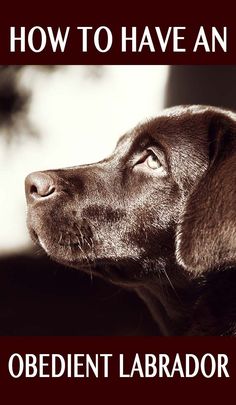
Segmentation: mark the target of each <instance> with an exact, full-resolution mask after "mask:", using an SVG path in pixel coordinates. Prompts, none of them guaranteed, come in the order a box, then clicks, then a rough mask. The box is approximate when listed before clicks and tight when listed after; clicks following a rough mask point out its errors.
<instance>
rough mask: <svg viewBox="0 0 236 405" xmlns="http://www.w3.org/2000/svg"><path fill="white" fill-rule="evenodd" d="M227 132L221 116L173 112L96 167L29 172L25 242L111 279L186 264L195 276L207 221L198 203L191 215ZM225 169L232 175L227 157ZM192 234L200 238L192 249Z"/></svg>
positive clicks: (144, 276) (226, 144)
mask: <svg viewBox="0 0 236 405" xmlns="http://www.w3.org/2000/svg"><path fill="white" fill-rule="evenodd" d="M232 127H233V121H232V118H230V117H228V116H227V115H226V114H225V113H223V112H221V111H220V110H215V109H209V108H206V107H178V108H177V109H171V110H167V112H164V114H163V115H161V116H160V117H158V118H155V119H153V120H150V121H148V122H147V123H144V124H142V125H139V126H138V127H136V128H135V129H134V130H132V131H131V132H129V133H127V134H126V135H124V136H122V138H121V139H120V140H119V142H118V144H117V147H116V149H115V152H114V153H113V154H112V156H110V157H109V158H107V159H105V160H103V161H101V162H99V163H96V164H91V165H84V166H78V167H73V168H67V169H63V170H50V171H45V172H37V173H33V174H31V175H29V176H28V177H27V179H26V195H27V201H28V226H29V230H30V233H31V235H32V237H33V239H35V240H36V241H38V242H39V243H40V244H41V246H42V247H43V248H44V249H45V251H46V252H47V253H48V254H49V255H50V256H51V257H52V258H53V259H55V260H56V261H59V262H61V263H63V264H66V265H69V266H72V267H76V268H83V269H88V270H89V271H91V269H92V271H93V272H95V273H96V274H99V275H102V276H105V277H106V278H107V279H110V280H111V281H114V282H121V283H131V284H132V283H133V284H138V283H143V282H145V280H150V279H152V278H153V277H160V278H161V274H162V272H166V271H169V269H170V268H173V267H177V268H178V267H179V268H182V267H188V266H189V262H191V263H192V267H194V268H197V269H200V270H201V269H202V268H203V267H204V265H203V264H202V258H201V252H200V251H199V249H198V248H199V247H200V246H199V244H201V243H202V241H201V232H202V231H204V229H203V228H204V226H206V224H204V218H202V220H203V223H201V224H199V223H198V219H196V211H197V208H196V207H195V205H196V204H197V199H199V198H200V201H199V204H200V207H201V208H200V209H201V210H202V211H201V212H200V217H204V215H203V214H204V212H203V211H205V209H206V207H205V206H203V205H204V196H203V202H202V200H201V197H200V194H201V189H202V188H203V186H200V189H198V187H199V185H200V184H201V181H203V179H206V181H207V175H208V173H209V172H210V171H211V170H212V165H213V162H214V164H217V163H216V162H218V164H220V162H221V158H219V159H218V156H221V155H220V153H219V150H220V149H221V148H223V152H222V153H223V156H226V155H227V159H228V157H229V158H230V156H231V154H232V153H231V152H232V145H233V147H235V136H233V135H232V134H231V133H230V136H229V135H228V139H227V141H225V140H224V141H223V138H224V137H225V133H226V132H227V131H228V133H229V128H231V132H232ZM222 145H223V146H222ZM224 159H225V158H224ZM224 161H225V160H224ZM232 162H233V161H232ZM222 164H224V162H223V163H222ZM233 164H234V169H235V159H234V163H233ZM232 170H233V168H232ZM226 171H227V170H226ZM235 172H236V170H234V174H233V176H234V179H235ZM228 174H229V173H227V175H228ZM234 179H232V184H235V182H234ZM204 184H205V183H204ZM217 184H218V183H217V180H216V183H215V184H213V185H212V184H210V185H209V187H210V188H211V187H214V188H216V189H217V187H218V186H217ZM229 187H230V186H229ZM216 191H217V190H216ZM225 191H226V190H225ZM208 192H211V190H210V189H209V190H208V191H207V193H208ZM194 193H195V194H194ZM231 193H234V195H235V192H234V191H231ZM194 195H195V196H194ZM192 196H193V197H192ZM231 197H233V196H231ZM214 201H215V200H214ZM217 201H218V200H217ZM205 203H206V204H208V201H207V196H206V198H205ZM194 204H195V205H194ZM213 204H214V202H213ZM192 205H193V206H194V207H193V208H192ZM218 205H219V204H218ZM220 207H221V208H219V207H218V208H219V209H222V210H223V209H224V207H223V205H222V204H220ZM208 208H210V207H208ZM212 208H213V207H212ZM213 209H214V208H213ZM233 209H234V208H233V207H232V210H233ZM212 214H213V213H212ZM210 222H211V221H210ZM199 225H200V228H201V229H200V231H199ZM210 226H211V225H210ZM196 227H197V228H196ZM211 228H212V226H211ZM197 229H198V230H197ZM234 230H235V228H234ZM199 232H200V234H199ZM186 234H187V236H186ZM193 234H194V235H195V237H196V238H197V237H198V236H200V241H199V242H195V244H194V246H195V247H194V249H195V250H194V252H193V251H192V250H191V248H190V246H189V238H191V235H193ZM183 235H184V236H183ZM176 246H177V248H176ZM234 248H235V246H234V247H233V249H234ZM222 254H223V252H222V251H221V255H222ZM231 256H232V252H231ZM206 261H210V259H208V258H206ZM185 262H186V263H187V264H186V265H185ZM203 262H204V260H203ZM209 265H210V267H214V266H213V263H209ZM190 267H191V264H190Z"/></svg>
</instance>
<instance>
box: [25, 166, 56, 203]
mask: <svg viewBox="0 0 236 405" xmlns="http://www.w3.org/2000/svg"><path fill="white" fill-rule="evenodd" d="M55 191H56V187H55V184H54V181H53V179H52V178H51V177H50V176H49V175H48V174H46V173H43V172H34V173H31V174H29V175H28V176H27V177H26V179H25V194H26V199H27V202H28V203H32V202H33V201H37V200H42V199H44V198H46V197H50V196H51V195H52V194H53V193H54V192H55Z"/></svg>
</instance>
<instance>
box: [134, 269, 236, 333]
mask: <svg viewBox="0 0 236 405" xmlns="http://www.w3.org/2000/svg"><path fill="white" fill-rule="evenodd" d="M136 291H137V293H138V295H139V296H140V297H141V298H142V299H143V300H144V301H145V303H146V305H147V306H148V308H149V310H150V312H151V314H152V316H153V318H154V320H155V321H156V322H157V324H158V325H159V328H160V332H161V334H163V335H166V336H168V335H227V334H231V335H232V334H236V267H235V268H232V267H230V268H228V269H222V270H219V269H218V271H215V272H214V271H213V272H211V273H209V274H206V275H204V276H201V277H199V278H195V279H193V280H191V281H190V280H189V279H188V280H187V279H186V280H184V278H183V279H182V280H181V282H178V283H177V284H174V283H173V281H172V283H171V285H169V286H168V285H164V286H163V285H161V284H160V282H159V281H152V282H148V283H147V284H145V285H144V286H142V287H138V288H137V290H136Z"/></svg>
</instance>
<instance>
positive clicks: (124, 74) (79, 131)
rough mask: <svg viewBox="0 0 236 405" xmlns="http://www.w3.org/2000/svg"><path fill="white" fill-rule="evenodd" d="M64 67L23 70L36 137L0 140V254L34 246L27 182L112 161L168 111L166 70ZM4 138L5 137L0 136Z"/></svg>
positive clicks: (148, 67) (158, 68)
mask: <svg viewBox="0 0 236 405" xmlns="http://www.w3.org/2000/svg"><path fill="white" fill-rule="evenodd" d="M91 68H92V67H88V66H66V67H60V68H58V69H56V70H53V71H49V72H48V71H42V70H40V69H37V68H34V67H30V66H29V67H27V68H25V69H23V71H22V73H21V76H20V84H19V85H20V87H21V88H23V89H29V90H30V91H32V99H31V103H30V108H29V120H30V123H31V124H32V127H33V128H34V129H35V131H36V132H37V133H38V135H39V136H38V138H37V137H36V138H34V137H30V136H26V135H27V134H19V137H18V139H17V140H16V141H13V142H12V143H11V144H7V143H6V141H5V140H4V137H2V136H0V184H1V196H0V224H1V226H0V254H9V253H13V252H16V251H18V250H22V249H25V248H27V247H28V246H29V243H30V241H29V236H28V232H27V229H26V225H25V221H26V204H25V196H24V178H25V176H26V175H27V174H28V173H30V172H32V171H36V170H44V169H52V168H58V167H64V166H73V165H80V164H83V163H91V162H96V161H99V160H100V159H103V158H104V157H106V156H108V155H109V154H110V153H111V152H112V150H113V149H114V147H115V144H116V142H117V140H118V138H119V136H120V135H122V134H123V133H125V132H126V131H127V130H129V129H130V128H132V127H133V126H135V125H137V123H138V122H140V121H142V120H145V119H146V118H149V117H150V116H155V115H157V114H158V112H159V111H160V110H161V109H162V108H163V101H164V92H165V85H166V80H167V73H168V68H167V67H166V66H104V67H100V68H99V69H98V73H99V75H98V76H96V75H94V74H91V73H93V71H90V69H91ZM0 135H1V134H0Z"/></svg>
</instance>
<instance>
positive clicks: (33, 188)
mask: <svg viewBox="0 0 236 405" xmlns="http://www.w3.org/2000/svg"><path fill="white" fill-rule="evenodd" d="M29 192H30V194H38V190H37V187H36V186H35V185H34V184H32V186H31V187H30V190H29Z"/></svg>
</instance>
